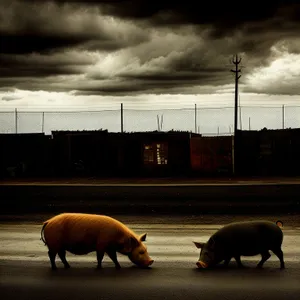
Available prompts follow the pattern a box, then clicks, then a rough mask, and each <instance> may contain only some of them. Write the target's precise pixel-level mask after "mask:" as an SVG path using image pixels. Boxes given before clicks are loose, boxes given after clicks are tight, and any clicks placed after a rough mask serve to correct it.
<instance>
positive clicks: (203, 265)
mask: <svg viewBox="0 0 300 300" xmlns="http://www.w3.org/2000/svg"><path fill="white" fill-rule="evenodd" d="M196 265H197V267H198V268H199V269H205V268H207V267H208V266H207V264H206V263H205V262H204V261H201V260H199V261H197V262H196Z"/></svg>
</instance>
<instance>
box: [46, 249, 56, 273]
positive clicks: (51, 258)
mask: <svg viewBox="0 0 300 300" xmlns="http://www.w3.org/2000/svg"><path fill="white" fill-rule="evenodd" d="M48 256H49V259H50V263H51V268H52V270H56V269H57V267H56V264H55V257H56V252H54V251H51V250H49V251H48Z"/></svg>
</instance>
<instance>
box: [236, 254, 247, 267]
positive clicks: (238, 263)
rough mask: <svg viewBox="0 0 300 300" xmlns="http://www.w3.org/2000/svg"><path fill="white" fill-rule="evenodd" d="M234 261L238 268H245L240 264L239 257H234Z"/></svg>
mask: <svg viewBox="0 0 300 300" xmlns="http://www.w3.org/2000/svg"><path fill="white" fill-rule="evenodd" d="M234 259H235V260H236V262H237V265H238V267H239V268H245V266H244V265H243V264H242V262H241V257H240V256H239V255H236V256H235V257H234Z"/></svg>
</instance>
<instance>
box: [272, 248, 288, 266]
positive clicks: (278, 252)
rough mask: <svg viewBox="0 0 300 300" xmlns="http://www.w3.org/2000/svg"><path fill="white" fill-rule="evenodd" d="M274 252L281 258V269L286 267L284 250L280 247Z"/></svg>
mask: <svg viewBox="0 0 300 300" xmlns="http://www.w3.org/2000/svg"><path fill="white" fill-rule="evenodd" d="M272 252H273V253H274V254H275V255H276V256H277V257H278V258H279V260H280V269H284V268H285V265H284V260H283V252H282V250H281V249H280V248H279V249H276V250H272Z"/></svg>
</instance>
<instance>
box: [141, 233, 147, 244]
mask: <svg viewBox="0 0 300 300" xmlns="http://www.w3.org/2000/svg"><path fill="white" fill-rule="evenodd" d="M146 237H147V233H143V234H142V235H140V237H139V239H140V241H141V242H145V241H146Z"/></svg>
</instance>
